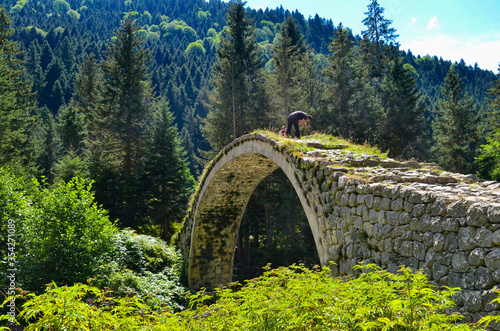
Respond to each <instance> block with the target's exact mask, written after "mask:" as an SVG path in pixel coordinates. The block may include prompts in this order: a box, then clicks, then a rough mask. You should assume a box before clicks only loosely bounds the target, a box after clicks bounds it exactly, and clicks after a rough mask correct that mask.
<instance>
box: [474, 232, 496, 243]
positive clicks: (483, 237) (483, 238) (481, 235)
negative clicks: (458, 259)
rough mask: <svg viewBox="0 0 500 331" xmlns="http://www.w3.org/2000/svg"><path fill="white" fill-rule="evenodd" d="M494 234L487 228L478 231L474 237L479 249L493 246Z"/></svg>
mask: <svg viewBox="0 0 500 331" xmlns="http://www.w3.org/2000/svg"><path fill="white" fill-rule="evenodd" d="M492 234H493V233H492V232H491V231H490V230H488V229H486V228H479V229H477V232H476V235H475V236H474V241H475V242H476V245H477V246H479V247H491V246H492V237H491V236H492Z"/></svg>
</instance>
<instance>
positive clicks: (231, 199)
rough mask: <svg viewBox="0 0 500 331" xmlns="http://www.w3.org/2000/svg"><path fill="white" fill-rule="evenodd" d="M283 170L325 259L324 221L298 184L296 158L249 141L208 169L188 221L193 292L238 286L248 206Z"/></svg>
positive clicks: (185, 237) (270, 144)
mask: <svg viewBox="0 0 500 331" xmlns="http://www.w3.org/2000/svg"><path fill="white" fill-rule="evenodd" d="M278 168H281V169H282V170H283V172H284V173H285V174H286V176H287V177H288V179H289V180H290V182H291V183H292V185H293V187H294V188H295V191H296V192H297V195H298V197H299V199H300V202H301V204H302V207H303V208H304V211H305V214H306V216H307V220H308V222H309V225H310V227H311V230H312V233H313V236H314V240H315V243H316V248H317V250H318V255H319V256H320V257H324V256H325V254H324V252H323V250H324V247H323V244H322V242H321V236H320V235H319V225H318V219H317V216H316V213H315V212H314V210H313V208H312V207H311V206H310V205H309V203H308V201H307V198H306V196H305V195H304V192H303V190H302V185H301V184H300V183H299V181H298V178H300V177H299V175H300V172H301V170H300V169H298V168H297V166H296V165H295V164H294V163H293V162H292V156H290V155H287V154H284V153H283V152H281V151H280V149H279V148H278V146H277V144H276V142H274V141H272V140H269V139H267V138H265V137H264V136H262V135H258V134H250V135H245V136H242V137H241V138H238V139H236V140H235V141H233V142H232V143H231V144H230V145H228V146H226V147H225V148H224V149H223V150H222V151H221V153H219V154H218V155H217V157H216V158H215V159H214V160H213V161H212V163H211V164H210V166H209V167H208V169H206V172H205V174H204V176H203V178H202V180H201V182H200V186H199V188H198V192H197V194H196V195H195V197H194V201H193V204H192V209H191V211H190V212H189V213H188V215H187V216H186V221H185V223H184V227H183V230H182V234H181V241H182V242H181V244H182V247H183V250H184V254H185V256H186V258H187V273H188V281H189V287H190V288H193V289H196V288H201V287H206V288H215V287H219V286H221V285H225V284H227V283H229V282H231V281H232V275H233V263H234V250H235V247H236V236H237V235H238V230H239V227H240V223H241V219H242V217H243V214H244V212H245V208H246V206H247V203H248V201H249V199H250V197H251V195H252V193H253V192H254V190H255V188H256V187H257V185H258V184H259V183H260V182H261V181H262V180H263V179H264V178H266V177H267V176H268V175H269V174H271V173H272V172H273V171H275V170H276V169H278ZM188 254H189V255H188ZM326 262H327V261H321V263H322V264H323V265H324V264H325V263H326Z"/></svg>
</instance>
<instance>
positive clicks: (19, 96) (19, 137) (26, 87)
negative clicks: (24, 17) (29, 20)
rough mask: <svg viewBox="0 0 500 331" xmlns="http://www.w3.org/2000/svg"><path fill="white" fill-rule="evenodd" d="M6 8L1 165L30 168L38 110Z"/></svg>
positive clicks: (0, 36) (0, 54) (0, 15)
mask: <svg viewBox="0 0 500 331" xmlns="http://www.w3.org/2000/svg"><path fill="white" fill-rule="evenodd" d="M10 23H11V20H10V17H9V15H8V14H7V11H6V10H5V6H3V5H2V7H1V8H0V165H7V164H8V165H10V166H11V167H14V166H27V165H28V164H29V162H30V161H31V160H30V155H31V151H32V149H31V147H32V146H30V140H29V137H30V129H31V127H32V126H33V123H34V122H33V118H32V117H31V114H30V112H31V111H33V110H34V108H35V96H34V94H33V93H31V85H30V84H28V83H27V82H25V81H24V80H23V75H24V72H25V68H24V63H23V62H22V61H20V60H19V59H18V57H19V55H21V51H20V48H19V44H18V43H17V42H13V41H11V40H9V37H10V36H12V34H13V33H14V29H11V28H10Z"/></svg>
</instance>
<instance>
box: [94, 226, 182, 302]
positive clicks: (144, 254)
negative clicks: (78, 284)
mask: <svg viewBox="0 0 500 331" xmlns="http://www.w3.org/2000/svg"><path fill="white" fill-rule="evenodd" d="M113 247H114V248H113V252H112V253H111V255H110V257H111V263H109V264H108V265H107V266H105V267H104V268H103V270H102V272H101V276H100V279H99V285H100V286H101V287H105V286H106V287H109V288H110V289H111V290H112V291H113V292H114V293H115V294H116V295H126V294H130V293H134V294H137V295H138V297H140V298H143V299H144V300H146V301H147V302H148V303H150V304H153V305H160V306H163V305H166V306H168V307H171V308H173V309H175V310H177V311H178V310H181V309H183V305H185V303H186V299H185V298H184V292H185V289H184V287H182V285H181V282H180V274H181V261H182V258H181V254H180V253H179V252H178V251H176V250H175V249H174V248H173V247H170V246H168V245H167V244H166V243H165V242H164V241H163V240H161V239H159V238H155V237H151V236H147V235H138V234H136V233H134V232H133V231H131V230H122V231H120V233H119V234H117V235H116V236H115V237H114V238H113Z"/></svg>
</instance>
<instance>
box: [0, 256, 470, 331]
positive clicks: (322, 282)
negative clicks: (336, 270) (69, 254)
mask: <svg viewBox="0 0 500 331" xmlns="http://www.w3.org/2000/svg"><path fill="white" fill-rule="evenodd" d="M357 268H358V269H362V270H363V271H364V272H363V273H362V274H361V275H360V276H359V277H358V278H355V279H350V280H347V281H344V280H341V279H338V278H332V277H330V275H329V273H330V271H329V269H328V268H326V267H325V268H323V269H322V270H313V271H312V270H309V269H306V268H303V267H299V266H291V267H283V268H279V269H274V270H268V271H266V272H265V273H264V275H263V276H262V277H259V278H258V279H253V280H250V281H248V282H247V284H246V285H245V286H243V287H242V288H240V289H239V290H238V291H233V290H232V289H218V290H217V292H216V293H205V292H203V291H202V292H199V293H198V294H195V295H193V296H192V297H191V303H190V307H191V308H190V309H189V310H185V311H183V312H180V313H175V314H172V313H171V312H170V311H169V310H163V311H161V312H159V313H158V312H157V311H156V310H154V308H151V306H150V305H149V306H148V305H146V304H145V302H144V300H142V299H141V298H139V297H137V296H127V297H123V298H120V297H111V296H110V293H108V292H104V291H101V290H99V289H98V288H96V287H92V286H87V285H81V284H78V285H75V286H72V287H55V286H52V287H49V288H48V289H47V290H46V292H45V293H44V294H41V295H39V296H36V295H33V294H28V295H26V296H25V299H28V300H29V301H27V302H26V303H25V304H24V305H23V308H22V311H21V314H20V315H19V317H20V318H24V319H26V320H27V321H31V324H30V325H29V326H28V327H27V328H26V330H39V329H45V328H46V329H50V327H51V326H53V325H57V326H58V328H60V329H87V330H104V329H108V330H109V329H119V330H172V331H175V330H193V331H195V330H352V331H357V330H360V331H361V330H472V329H473V327H474V326H470V325H467V324H458V323H457V322H459V321H460V320H461V319H462V318H463V316H461V315H459V314H458V313H450V312H449V310H450V308H452V307H453V306H454V303H453V301H452V300H451V296H452V295H453V293H454V292H455V291H456V289H449V288H444V289H443V290H441V291H436V290H434V289H433V288H432V287H431V286H430V284H429V283H428V281H427V278H426V276H425V275H424V274H422V273H421V272H417V273H413V272H411V270H410V269H408V268H405V267H402V268H401V269H400V270H399V272H398V273H396V274H391V273H389V272H387V271H383V270H380V269H379V268H378V267H376V266H374V265H368V266H364V267H357ZM18 297H19V298H21V297H22V296H18ZM214 299H216V301H215V303H214ZM4 304H5V302H4ZM474 329H476V328H474Z"/></svg>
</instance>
